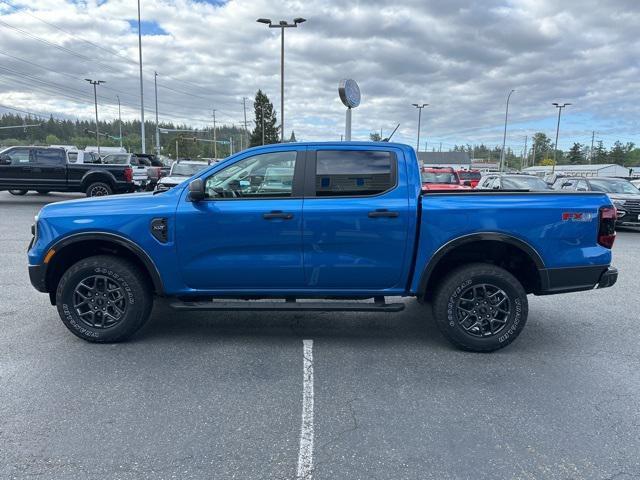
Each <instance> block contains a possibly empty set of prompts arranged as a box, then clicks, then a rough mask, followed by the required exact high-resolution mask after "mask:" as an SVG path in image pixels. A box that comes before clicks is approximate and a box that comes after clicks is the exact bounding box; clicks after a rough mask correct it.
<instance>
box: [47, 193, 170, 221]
mask: <svg viewBox="0 0 640 480" xmlns="http://www.w3.org/2000/svg"><path fill="white" fill-rule="evenodd" d="M180 193H181V189H175V190H173V189H172V190H168V191H167V192H165V193H162V194H155V195H154V192H142V193H129V194H124V195H108V196H105V197H91V198H79V199H77V200H66V201H63V202H55V203H50V204H48V205H45V206H44V207H42V209H41V210H40V213H38V217H39V218H51V217H74V218H75V219H76V220H77V223H81V219H82V217H83V216H87V217H91V218H93V217H97V216H102V217H104V216H115V215H120V214H128V215H130V214H132V212H136V211H138V212H141V211H143V210H155V209H157V210H158V211H163V210H165V208H167V207H169V206H170V205H171V204H173V205H174V208H175V204H176V202H177V201H178V197H179V196H180Z"/></svg>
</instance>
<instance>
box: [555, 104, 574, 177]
mask: <svg viewBox="0 0 640 480" xmlns="http://www.w3.org/2000/svg"><path fill="white" fill-rule="evenodd" d="M552 105H553V106H554V107H556V108H557V109H558V125H557V126H556V144H555V148H554V149H553V166H552V167H551V173H552V174H553V173H555V171H556V156H557V154H558V135H559V134H560V115H562V109H563V108H565V107H567V106H569V105H571V104H570V103H563V104H562V105H560V104H559V103H555V102H554V103H552Z"/></svg>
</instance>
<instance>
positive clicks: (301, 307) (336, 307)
mask: <svg viewBox="0 0 640 480" xmlns="http://www.w3.org/2000/svg"><path fill="white" fill-rule="evenodd" d="M169 306H170V307H171V308H173V309H175V310H183V311H218V312H228V311H248V312H268V311H271V312H274V311H281V312H400V311H402V310H404V303H385V302H384V299H383V300H382V301H379V300H376V301H375V302H346V301H325V302H297V301H295V300H287V301H281V302H269V301H267V302H265V301H254V300H250V301H246V300H245V301H226V300H213V301H194V302H189V301H180V300H174V301H172V302H171V303H169Z"/></svg>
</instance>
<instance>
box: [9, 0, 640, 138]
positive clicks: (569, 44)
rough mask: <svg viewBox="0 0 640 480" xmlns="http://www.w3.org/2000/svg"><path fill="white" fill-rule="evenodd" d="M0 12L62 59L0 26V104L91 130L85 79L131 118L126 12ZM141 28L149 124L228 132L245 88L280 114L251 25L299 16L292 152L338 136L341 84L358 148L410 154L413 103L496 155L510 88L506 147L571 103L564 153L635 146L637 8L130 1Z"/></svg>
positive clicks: (260, 30) (289, 80)
mask: <svg viewBox="0 0 640 480" xmlns="http://www.w3.org/2000/svg"><path fill="white" fill-rule="evenodd" d="M7 1H9V3H12V4H13V5H15V6H18V7H19V9H18V10H17V11H15V10H13V9H12V8H10V7H8V6H7V5H6V4H3V3H0V14H1V15H2V16H1V17H0V20H1V21H2V22H5V23H6V24H8V25H11V26H13V27H16V28H19V29H21V30H23V31H24V32H27V33H28V34H30V35H35V36H37V37H40V38H43V39H46V41H48V42H51V43H52V44H56V45H58V46H59V47H60V48H56V47H53V46H52V45H44V44H42V43H41V42H38V41H37V40H35V39H34V38H30V37H28V36H27V35H25V34H24V33H20V32H16V31H15V30H12V29H10V28H8V27H7V26H6V25H4V24H0V59H1V60H2V61H1V62H0V103H3V104H9V105H12V106H15V107H17V108H21V109H25V110H32V111H37V112H42V111H44V112H58V113H60V114H65V115H78V116H82V117H86V118H90V117H91V116H92V114H93V105H92V100H93V98H92V92H91V90H90V86H89V85H88V84H87V83H86V82H85V81H84V80H83V79H84V78H86V77H91V78H100V79H103V80H106V81H107V84H105V85H104V86H102V87H100V103H101V115H103V116H104V117H114V116H115V115H117V103H116V100H115V95H120V98H121V100H122V102H123V107H124V109H123V113H124V114H125V116H127V117H134V116H135V115H137V111H136V108H137V105H138V102H139V85H138V70H137V69H138V66H137V58H138V57H137V56H138V50H137V34H136V31H135V29H132V28H131V27H130V24H129V21H131V20H135V19H136V17H137V11H136V2H133V1H131V0H108V1H106V2H97V1H86V2H66V1H63V0H37V1H30V2H27V1H24V0H22V1H17V0H7ZM32 15H35V16H37V17H39V18H41V19H43V20H45V21H46V22H50V23H52V24H55V25H57V26H60V27H62V28H64V29H65V30H68V31H70V32H73V33H74V34H75V35H77V36H79V37H81V38H83V39H86V40H89V41H90V42H93V43H94V44H97V45H100V46H101V47H102V48H97V47H95V46H94V45H91V44H89V43H86V42H82V41H80V40H78V38H74V37H71V36H69V35H66V34H65V33H63V32H61V31H59V30H57V29H55V28H54V27H52V26H51V25H48V24H46V23H44V22H42V21H40V20H38V19H36V18H34V17H33V16H32ZM142 16H143V20H144V21H146V22H155V23H156V24H157V25H159V27H160V28H161V29H162V31H163V32H166V35H145V36H144V37H143V55H144V63H145V99H146V102H145V104H146V107H147V113H146V115H147V118H153V108H152V107H153V71H154V70H157V71H158V74H159V77H158V82H159V84H160V85H161V87H160V89H159V103H160V108H159V110H160V117H161V119H162V120H171V121H174V122H188V123H191V124H194V125H198V124H200V125H202V124H204V122H206V121H207V120H208V119H209V118H210V116H211V109H212V108H216V109H217V110H218V119H219V121H221V122H225V123H232V122H233V123H236V124H239V123H240V122H241V120H242V119H243V112H242V97H243V96H246V97H249V98H252V97H253V95H254V94H255V91H256V90H257V89H258V88H261V89H262V90H264V91H265V92H266V93H267V94H268V95H269V97H270V98H271V100H272V101H273V102H274V105H275V106H276V109H277V110H279V108H280V107H279V91H280V86H279V81H280V80H279V61H280V58H279V56H280V48H279V47H280V39H279V30H277V29H270V30H269V29H267V28H266V26H265V25H261V24H257V23H256V22H255V20H256V18H258V17H270V18H272V19H274V20H279V19H281V18H286V19H288V20H291V19H292V18H294V17H297V16H303V17H306V18H307V19H308V22H307V23H305V24H302V25H301V26H300V28H298V29H288V30H287V31H286V33H285V38H286V47H285V48H286V66H285V81H286V87H285V88H286V90H285V99H286V106H285V108H286V116H285V123H286V130H287V135H289V133H290V130H291V129H294V130H295V131H296V136H297V137H298V139H308V140H317V139H336V138H339V136H340V134H341V133H342V130H343V124H344V108H343V107H342V105H341V103H340V101H339V100H338V95H337V85H338V81H339V80H340V79H341V78H344V77H351V78H354V79H356V80H357V81H358V82H359V83H360V86H361V90H362V97H363V101H362V105H361V106H360V107H359V108H358V109H356V110H355V111H354V133H355V134H356V135H358V136H359V137H360V138H361V139H365V138H366V137H367V134H368V132H370V131H378V130H379V129H380V128H383V129H384V130H385V132H389V131H390V130H391V129H392V128H393V127H394V126H395V125H396V124H397V123H400V124H401V128H400V130H399V133H398V139H400V140H404V141H407V142H409V143H413V142H414V140H413V139H414V137H415V128H416V117H417V114H416V112H415V109H413V108H412V107H411V106H410V104H411V103H414V102H427V103H430V104H431V105H430V107H428V108H427V109H425V111H424V112H423V126H424V130H423V134H422V138H427V139H428V140H431V141H435V142H436V143H437V142H439V141H443V142H444V143H445V148H446V147H447V146H449V144H452V143H461V142H465V143H466V142H470V143H474V142H479V141H487V142H492V143H493V142H498V141H500V140H501V129H502V126H501V125H502V119H503V115H504V101H505V98H506V94H507V93H508V91H509V90H510V89H511V88H515V89H516V90H517V92H516V94H514V96H513V97H512V104H511V109H510V122H511V126H512V128H511V129H510V137H509V143H510V144H512V145H513V146H514V148H516V147H518V145H520V144H521V143H522V142H523V139H524V135H526V134H529V133H531V132H532V131H534V130H538V129H540V128H544V129H548V130H549V129H550V128H551V126H552V125H553V124H554V118H555V111H554V109H553V107H552V106H551V105H550V103H551V102H553V101H558V100H560V101H569V102H572V103H573V104H574V105H573V106H572V107H571V110H567V111H566V116H565V117H564V118H565V120H563V132H566V134H565V136H564V138H565V142H569V141H572V140H577V141H583V142H584V141H585V139H586V138H587V137H588V136H590V131H591V130H592V129H596V130H599V131H600V130H605V129H606V130H607V132H608V133H612V132H616V133H618V132H619V135H620V138H625V139H632V140H633V139H637V140H640V138H638V134H639V130H640V128H639V127H640V122H639V121H638V107H637V105H638V104H640V93H639V92H640V88H639V87H640V80H639V79H640V62H639V61H638V52H640V37H639V36H638V35H637V33H636V30H637V25H638V24H640V8H639V6H638V4H637V1H636V0H616V1H613V0H610V1H607V2H599V1H596V0H563V1H561V2H558V1H557V0H555V1H552V0H484V1H479V0H468V1H462V0H431V1H428V2H425V1H421V0H404V1H398V2H394V3H393V4H390V3H388V2H377V1H367V2H348V1H336V0H332V1H323V2H303V1H272V0H271V1H270V0H255V1H231V2H228V3H225V4H222V5H212V4H208V3H204V2H194V1H189V0H178V1H176V2H169V1H161V0H156V1H147V0H142ZM64 49H68V50H71V51H72V52H75V53H76V54H77V55H72V54H70V53H69V51H65V50H64ZM107 50H108V51H107ZM3 54H5V55H3ZM6 54H9V55H11V56H12V57H17V59H16V58H12V57H11V56H7V55H6ZM83 57H84V58H83ZM87 58H89V59H90V60H88V59H87ZM18 59H20V60H18ZM21 60H22V61H21ZM25 61H26V62H31V63H26V62H25ZM34 64H36V65H34ZM37 65H39V66H37ZM40 66H41V67H44V68H41V67H40ZM47 69H48V70H47ZM24 75H29V76H28V77H25V76H24ZM248 117H249V118H252V117H253V114H252V112H251V111H249V112H248ZM565 122H566V124H565ZM456 132H461V133H456ZM549 133H551V131H549ZM570 135H572V136H570ZM638 143H640V142H638Z"/></svg>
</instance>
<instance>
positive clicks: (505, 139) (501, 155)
mask: <svg viewBox="0 0 640 480" xmlns="http://www.w3.org/2000/svg"><path fill="white" fill-rule="evenodd" d="M513 92H515V90H511V91H510V92H509V95H508V96H507V109H506V110H505V112H504V134H503V135H502V151H501V152H500V171H501V172H502V171H503V170H504V147H505V144H506V143H507V118H508V116H509V100H511V94H512V93H513Z"/></svg>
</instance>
